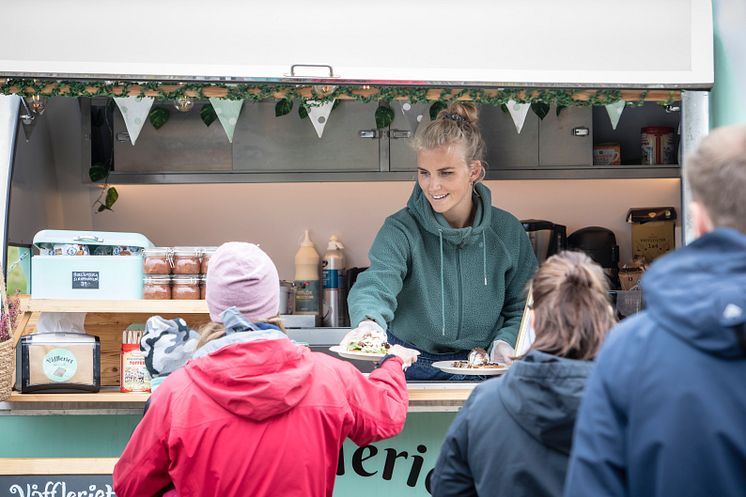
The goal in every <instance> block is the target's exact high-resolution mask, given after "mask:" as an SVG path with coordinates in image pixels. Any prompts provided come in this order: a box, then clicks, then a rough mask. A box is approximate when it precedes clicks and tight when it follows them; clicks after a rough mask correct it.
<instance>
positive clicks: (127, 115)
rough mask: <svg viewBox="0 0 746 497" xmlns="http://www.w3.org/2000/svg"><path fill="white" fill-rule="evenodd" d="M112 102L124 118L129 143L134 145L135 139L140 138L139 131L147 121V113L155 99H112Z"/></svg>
mask: <svg viewBox="0 0 746 497" xmlns="http://www.w3.org/2000/svg"><path fill="white" fill-rule="evenodd" d="M114 101H115V102H116V103H117V106H118V107H119V111H120V112H121V113H122V117H123V118H124V124H125V125H126V126H127V134H129V135H130V142H131V143H132V145H134V144H135V142H136V141H137V137H138V136H140V130H142V127H143V126H144V125H145V121H147V119H148V112H150V108H151V107H152V106H153V102H154V101H155V99H154V98H152V97H143V98H140V97H114Z"/></svg>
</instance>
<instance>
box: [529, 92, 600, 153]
mask: <svg viewBox="0 0 746 497" xmlns="http://www.w3.org/2000/svg"><path fill="white" fill-rule="evenodd" d="M539 164H540V165H541V166H547V167H552V166H559V167H562V166H564V167H567V166H590V165H592V164H593V112H592V110H591V107H567V108H565V109H562V111H561V112H560V115H559V116H558V115H557V109H556V107H555V106H554V105H552V106H551V107H550V109H549V112H548V113H547V115H546V116H544V119H542V120H541V122H540V123H539Z"/></svg>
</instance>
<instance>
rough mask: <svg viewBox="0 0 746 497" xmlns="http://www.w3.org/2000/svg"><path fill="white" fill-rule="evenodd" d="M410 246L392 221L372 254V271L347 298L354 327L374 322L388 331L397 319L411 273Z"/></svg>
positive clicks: (377, 241)
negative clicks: (402, 295)
mask: <svg viewBox="0 0 746 497" xmlns="http://www.w3.org/2000/svg"><path fill="white" fill-rule="evenodd" d="M409 255H410V244H409V240H408V239H407V237H406V235H405V233H404V231H403V230H402V228H401V227H400V226H399V225H398V222H397V221H395V220H393V219H392V218H388V219H387V220H386V222H384V223H383V226H382V227H381V229H380V231H379V232H378V234H377V235H376V239H375V240H374V241H373V246H372V247H371V248H370V251H369V252H368V259H370V267H369V268H368V269H367V270H365V271H364V272H362V273H360V276H358V279H357V281H356V282H355V285H354V286H353V287H352V290H351V291H350V295H349V297H348V298H347V306H348V309H349V311H350V324H351V325H352V327H353V328H354V327H356V326H357V325H358V324H360V322H361V321H364V320H366V319H370V320H372V321H375V322H376V323H378V324H379V325H380V326H381V328H383V329H384V330H385V329H386V328H387V327H388V323H389V322H391V321H392V320H393V319H394V312H395V311H396V306H397V301H396V297H397V296H398V295H399V292H401V289H402V286H403V282H404V278H405V277H406V276H407V273H408V272H409V262H410V261H409Z"/></svg>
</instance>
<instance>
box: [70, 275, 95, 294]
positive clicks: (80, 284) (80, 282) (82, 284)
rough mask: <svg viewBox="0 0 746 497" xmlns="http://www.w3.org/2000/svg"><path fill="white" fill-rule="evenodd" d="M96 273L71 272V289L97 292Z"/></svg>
mask: <svg viewBox="0 0 746 497" xmlns="http://www.w3.org/2000/svg"><path fill="white" fill-rule="evenodd" d="M98 273H99V272H98V271H73V289H85V290H98V281H99V280H98Z"/></svg>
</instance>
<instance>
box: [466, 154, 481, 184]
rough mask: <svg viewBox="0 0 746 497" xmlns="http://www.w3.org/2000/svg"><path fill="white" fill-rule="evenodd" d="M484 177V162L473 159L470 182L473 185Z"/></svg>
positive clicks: (470, 166)
mask: <svg viewBox="0 0 746 497" xmlns="http://www.w3.org/2000/svg"><path fill="white" fill-rule="evenodd" d="M481 177H482V163H481V162H479V161H478V160H475V161H472V162H471V164H469V183H471V184H472V185H473V184H474V183H476V182H477V181H479V180H480V179H481Z"/></svg>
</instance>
